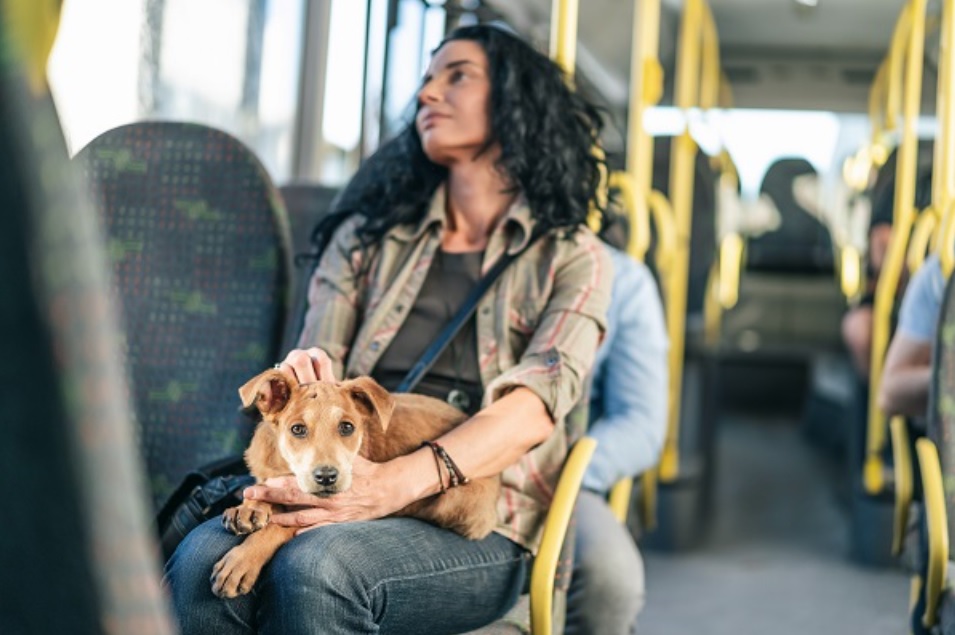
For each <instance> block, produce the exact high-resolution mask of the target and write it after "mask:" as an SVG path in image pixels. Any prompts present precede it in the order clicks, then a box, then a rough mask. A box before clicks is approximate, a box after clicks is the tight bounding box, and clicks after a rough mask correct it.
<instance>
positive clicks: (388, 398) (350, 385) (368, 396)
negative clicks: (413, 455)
mask: <svg viewBox="0 0 955 635" xmlns="http://www.w3.org/2000/svg"><path fill="white" fill-rule="evenodd" d="M341 386H342V388H344V389H345V390H347V391H348V394H350V395H351V397H352V399H353V400H354V402H355V403H356V404H357V405H358V407H359V408H360V409H361V410H364V411H366V412H367V413H368V414H369V415H371V416H373V417H376V418H377V419H378V422H379V423H380V424H381V429H382V431H384V430H387V429H388V424H389V423H390V422H391V413H392V412H394V410H395V398H394V397H393V396H392V395H391V393H390V392H388V391H387V390H385V389H384V388H382V387H381V384H379V383H378V382H377V381H375V380H374V379H372V378H371V377H357V378H355V379H350V380H348V381H345V382H342V385H341Z"/></svg>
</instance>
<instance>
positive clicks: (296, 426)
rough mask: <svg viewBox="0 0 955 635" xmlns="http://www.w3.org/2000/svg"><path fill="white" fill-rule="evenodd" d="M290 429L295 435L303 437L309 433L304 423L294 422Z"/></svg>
mask: <svg viewBox="0 0 955 635" xmlns="http://www.w3.org/2000/svg"><path fill="white" fill-rule="evenodd" d="M289 430H290V431H291V432H292V436H293V437H298V438H302V437H304V436H305V435H306V434H308V428H306V427H305V424H304V423H293V424H292V427H291V428H289Z"/></svg>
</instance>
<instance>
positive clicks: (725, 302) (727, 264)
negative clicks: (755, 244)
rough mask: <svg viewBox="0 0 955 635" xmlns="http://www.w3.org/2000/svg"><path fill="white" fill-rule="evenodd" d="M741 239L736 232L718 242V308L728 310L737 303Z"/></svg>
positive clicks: (741, 260) (741, 250) (740, 265)
mask: <svg viewBox="0 0 955 635" xmlns="http://www.w3.org/2000/svg"><path fill="white" fill-rule="evenodd" d="M743 247H744V243H743V238H742V236H740V235H739V234H737V233H736V232H731V233H729V234H726V235H725V236H723V240H721V241H720V250H719V259H720V273H719V276H720V277H719V287H718V289H719V291H718V299H719V301H720V307H722V308H723V309H726V310H729V309H732V308H733V307H734V306H736V303H737V302H738V301H739V276H740V270H741V269H742V268H743Z"/></svg>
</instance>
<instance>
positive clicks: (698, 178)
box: [646, 137, 717, 345]
mask: <svg viewBox="0 0 955 635" xmlns="http://www.w3.org/2000/svg"><path fill="white" fill-rule="evenodd" d="M672 140H673V137H656V138H655V139H654V149H653V189H655V190H658V191H660V192H662V193H663V194H665V195H666V196H667V198H668V199H670V200H672V199H673V196H672V194H671V193H670V150H671V142H672ZM716 179H717V174H716V172H715V171H714V170H713V168H712V166H711V165H710V160H709V157H708V156H707V155H705V154H703V153H702V152H698V153H697V155H696V174H695V177H694V180H693V214H692V216H691V219H690V273H689V282H688V286H687V294H686V310H687V314H688V315H697V316H701V317H702V314H703V299H704V296H705V294H706V285H707V279H708V277H709V272H710V265H712V264H713V260H714V259H715V258H716ZM653 242H655V241H653ZM653 242H652V243H651V248H650V251H648V252H647V257H646V263H647V265H648V266H651V268H652V263H653V262H654V261H655V245H654V244H653ZM654 274H656V272H654ZM691 323H693V321H689V322H688V325H689V324H691ZM697 339H699V338H688V339H687V345H689V344H690V343H691V342H692V341H696V340H697Z"/></svg>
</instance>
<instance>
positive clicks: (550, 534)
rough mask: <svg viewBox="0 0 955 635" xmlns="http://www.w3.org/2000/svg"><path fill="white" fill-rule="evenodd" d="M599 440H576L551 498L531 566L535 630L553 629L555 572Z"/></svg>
mask: <svg viewBox="0 0 955 635" xmlns="http://www.w3.org/2000/svg"><path fill="white" fill-rule="evenodd" d="M596 449H597V440H596V439H594V438H593V437H583V438H582V439H580V440H579V441H577V442H576V443H575V444H574V447H573V448H572V449H571V451H570V454H569V455H568V456H567V461H566V462H565V463H564V469H563V470H561V472H560V480H559V481H557V489H556V490H554V499H553V500H552V501H551V504H550V510H548V512H547V520H546V522H545V523H544V533H543V536H542V537H541V544H540V548H539V549H538V550H537V557H536V558H535V559H534V567H533V569H531V598H530V601H531V633H533V634H534V635H544V634H545V633H546V634H547V635H550V634H551V633H552V632H553V627H552V622H553V610H554V576H555V575H556V574H557V562H558V560H559V556H560V550H561V547H562V546H563V544H564V538H565V537H566V536H567V527H568V525H569V524H570V516H571V514H573V513H574V506H575V505H576V504H577V493H578V492H579V491H580V484H581V482H582V481H583V479H584V472H586V471H587V465H588V464H589V463H590V459H591V457H592V456H593V455H594V450H596Z"/></svg>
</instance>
